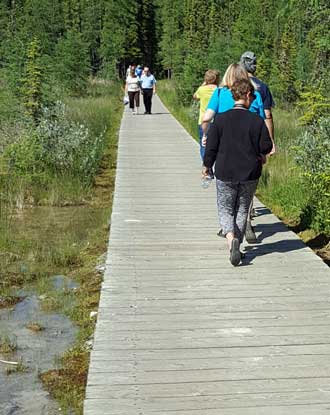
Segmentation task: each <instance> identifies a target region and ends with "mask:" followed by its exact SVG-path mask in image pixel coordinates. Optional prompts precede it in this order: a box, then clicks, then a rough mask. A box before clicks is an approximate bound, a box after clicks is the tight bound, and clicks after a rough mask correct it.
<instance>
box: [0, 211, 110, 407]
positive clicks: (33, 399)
mask: <svg viewBox="0 0 330 415" xmlns="http://www.w3.org/2000/svg"><path fill="white" fill-rule="evenodd" d="M108 217H109V210H108V209H103V208H102V209H97V208H88V207H64V208H34V209H27V210H23V211H19V212H18V213H16V214H15V215H14V216H13V217H12V218H11V220H10V222H9V225H10V226H7V242H6V244H7V245H5V246H4V245H2V247H1V245H0V253H1V249H2V250H3V252H6V254H5V255H2V257H1V258H0V259H1V262H2V263H1V264H0V269H1V274H2V275H3V276H4V280H3V281H6V278H8V279H7V282H8V281H10V278H11V277H10V275H14V276H15V278H14V279H13V281H15V280H16V279H18V281H20V285H19V287H18V286H17V288H14V289H12V290H10V287H9V288H8V287H6V290H5V292H4V294H5V295H8V293H10V295H16V296H19V297H21V298H22V300H21V301H20V302H19V303H17V304H16V305H15V306H12V307H11V308H6V309H0V339H7V341H8V342H9V343H11V344H13V345H15V346H17V348H16V350H15V351H14V352H12V353H9V354H4V353H3V354H1V352H0V359H1V360H5V361H13V362H21V363H22V364H21V365H20V366H19V367H18V368H19V369H17V370H16V371H15V369H16V368H17V366H15V365H10V364H6V363H1V362H0V414H1V415H23V414H24V415H25V414H29V415H43V414H45V415H53V414H60V413H61V411H60V409H59V405H58V403H56V402H54V401H53V400H51V399H50V397H49V395H48V393H47V392H46V391H45V390H44V389H43V387H42V384H41V382H40V381H39V377H38V375H39V373H41V372H44V371H47V370H50V369H52V368H56V365H57V363H56V360H57V359H56V358H57V357H60V356H61V355H62V354H63V353H64V352H65V351H66V350H67V349H68V348H69V347H70V346H71V345H72V343H73V342H74V340H75V336H76V333H77V329H76V328H75V327H74V325H73V324H72V322H71V321H70V320H69V319H68V318H67V317H65V316H64V315H63V314H60V313H59V312H53V311H51V312H46V311H44V310H45V308H43V307H42V304H43V302H44V300H45V298H46V299H47V298H48V295H52V294H49V293H53V292H54V291H56V292H60V291H63V292H66V293H67V292H72V291H74V290H76V289H77V288H78V286H79V285H78V284H77V283H76V282H75V281H72V280H70V279H69V278H67V277H65V276H63V275H62V274H65V273H66V272H65V271H66V270H67V269H68V267H69V266H70V265H71V264H72V263H74V261H76V260H77V261H79V252H80V250H81V249H82V248H84V247H86V246H87V245H88V240H89V236H90V235H91V233H92V232H94V231H95V229H97V228H99V227H100V226H104V225H105V224H106V223H107V218H108ZM31 275H32V276H33V278H31ZM8 276H9V277H8ZM25 276H26V280H25ZM22 281H23V285H22V284H21V282H22ZM28 281H31V282H28ZM13 283H14V282H13ZM1 290H3V288H2V286H1V285H0V296H1V294H2V292H1ZM70 298H72V297H70ZM70 301H71V300H70ZM31 323H37V326H40V328H41V330H38V327H37V329H36V330H35V329H33V328H32V329H31V328H27V326H28V325H29V324H31ZM8 370H9V371H12V373H10V374H8Z"/></svg>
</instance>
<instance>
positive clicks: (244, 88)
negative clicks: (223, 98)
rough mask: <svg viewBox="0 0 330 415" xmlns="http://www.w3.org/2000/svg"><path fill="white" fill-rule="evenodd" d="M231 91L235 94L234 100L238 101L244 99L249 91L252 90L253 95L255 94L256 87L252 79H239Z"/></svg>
mask: <svg viewBox="0 0 330 415" xmlns="http://www.w3.org/2000/svg"><path fill="white" fill-rule="evenodd" d="M231 92H232V94H233V97H234V100H235V101H238V100H239V99H244V98H245V97H246V95H247V94H248V92H250V93H251V95H254V87H253V85H252V83H251V81H250V80H248V79H240V80H239V81H235V82H234V83H233V86H232V87H231Z"/></svg>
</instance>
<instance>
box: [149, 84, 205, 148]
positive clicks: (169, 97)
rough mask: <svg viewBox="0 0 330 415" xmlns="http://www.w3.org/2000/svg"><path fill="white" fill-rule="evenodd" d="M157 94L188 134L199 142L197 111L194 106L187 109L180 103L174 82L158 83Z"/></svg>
mask: <svg viewBox="0 0 330 415" xmlns="http://www.w3.org/2000/svg"><path fill="white" fill-rule="evenodd" d="M157 93H158V94H159V96H160V98H161V100H162V102H163V103H164V105H165V106H166V107H167V109H168V110H169V111H170V112H171V113H172V115H173V116H174V117H175V118H176V119H177V120H178V121H179V122H180V123H181V124H182V125H183V126H184V128H185V129H186V130H187V131H188V133H189V134H190V135H191V136H192V137H193V138H194V139H195V140H196V141H198V140H199V137H198V125H197V122H198V120H197V118H196V115H195V111H194V110H193V107H192V106H191V107H186V106H183V105H182V104H181V103H180V100H179V98H178V96H177V93H176V89H175V84H174V82H173V81H167V80H162V81H158V82H157Z"/></svg>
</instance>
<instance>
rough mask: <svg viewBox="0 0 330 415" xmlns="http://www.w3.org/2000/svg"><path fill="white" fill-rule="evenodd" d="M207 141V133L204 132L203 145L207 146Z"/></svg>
mask: <svg viewBox="0 0 330 415" xmlns="http://www.w3.org/2000/svg"><path fill="white" fill-rule="evenodd" d="M206 141H207V136H206V135H205V134H203V137H202V147H206Z"/></svg>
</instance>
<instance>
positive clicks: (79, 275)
mask: <svg viewBox="0 0 330 415" xmlns="http://www.w3.org/2000/svg"><path fill="white" fill-rule="evenodd" d="M90 88H91V89H90V91H89V93H88V95H87V96H86V97H84V98H70V99H66V104H67V105H68V107H69V114H70V117H71V118H72V119H73V120H75V121H76V122H79V123H84V124H85V125H87V127H88V128H89V129H90V130H91V131H92V132H93V134H94V135H98V134H100V133H101V132H102V133H104V136H105V140H104V154H103V158H102V160H101V162H100V165H99V170H98V172H97V175H96V177H95V180H94V183H93V184H92V185H91V186H89V188H87V189H86V188H84V187H80V188H79V182H75V181H74V180H73V179H72V178H69V180H68V178H61V177H58V178H56V181H54V182H53V185H54V186H53V189H51V191H49V189H47V188H44V187H43V186H37V187H36V188H34V190H33V191H34V192H35V193H36V194H35V195H34V196H33V197H32V196H31V197H30V199H28V200H30V203H31V205H32V204H33V203H37V204H39V205H40V204H41V205H45V206H44V207H38V208H36V209H27V204H26V201H27V199H26V198H25V199H24V200H21V199H20V198H21V197H22V194H23V190H24V189H26V187H25V183H24V181H23V179H24V178H23V179H22V182H21V184H20V186H17V187H15V183H14V182H8V181H7V182H6V186H5V187H1V192H0V193H1V194H0V196H1V197H0V278H1V282H2V284H1V287H0V288H1V290H0V300H1V299H2V302H3V306H7V305H8V304H10V303H11V301H13V304H14V298H16V297H15V293H16V294H17V288H19V287H22V288H24V289H28V290H30V291H34V292H36V293H38V294H39V295H40V296H42V300H41V308H42V310H44V311H46V312H54V311H55V312H59V313H62V314H65V315H67V316H68V317H69V318H70V319H71V320H72V321H73V322H74V323H75V324H76V325H77V326H78V328H79V331H78V335H77V339H76V342H75V344H74V345H73V346H72V347H71V348H70V350H68V351H67V352H66V353H65V354H64V356H62V357H60V358H59V361H58V366H57V367H56V368H55V369H54V370H51V371H49V372H46V373H43V374H41V375H40V377H41V379H42V381H43V383H44V385H45V387H46V388H47V389H48V390H49V391H50V392H51V394H52V395H53V396H54V397H55V398H56V399H57V400H58V401H59V404H60V406H61V408H62V412H63V414H68V413H70V414H71V413H75V414H82V406H83V399H84V394H85V386H86V380H87V371H88V365H89V350H88V348H86V341H87V340H89V338H90V336H91V335H92V334H93V332H94V326H95V319H91V318H90V312H91V311H95V310H97V308H98V302H99V293H100V287H101V282H102V276H101V275H100V274H99V273H98V272H97V271H96V270H95V266H96V265H97V264H98V258H99V257H100V256H101V255H102V254H104V253H105V252H106V250H107V242H108V234H109V226H108V219H109V216H110V213H111V204H112V193H113V189H114V180H115V168H116V156H117V140H118V130H119V126H120V120H121V116H122V110H123V105H122V101H121V87H120V85H119V84H110V83H106V84H103V83H94V84H93V85H92V86H91V87H90ZM16 184H17V183H16ZM30 191H31V190H30ZM20 200H21V202H22V203H21V205H20V203H19V201H20ZM73 204H76V205H78V206H76V207H74V206H72V205H73ZM54 205H55V207H54V208H53V207H51V206H54ZM18 206H19V207H22V209H17V207H18ZM70 212H71V213H70ZM2 254H3V255H2ZM54 275H65V276H67V277H69V278H71V279H73V280H74V281H75V282H77V283H78V288H77V289H74V290H71V289H64V290H58V289H56V288H55V287H54V285H53V283H52V280H51V278H50V277H51V276H54ZM0 305H1V301H0ZM36 327H37V326H36ZM13 346H14V344H13V343H12V341H11V339H9V337H8V338H7V337H3V338H1V339H0V352H1V349H3V350H2V351H6V350H11V349H12V347H13Z"/></svg>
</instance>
